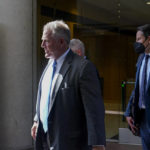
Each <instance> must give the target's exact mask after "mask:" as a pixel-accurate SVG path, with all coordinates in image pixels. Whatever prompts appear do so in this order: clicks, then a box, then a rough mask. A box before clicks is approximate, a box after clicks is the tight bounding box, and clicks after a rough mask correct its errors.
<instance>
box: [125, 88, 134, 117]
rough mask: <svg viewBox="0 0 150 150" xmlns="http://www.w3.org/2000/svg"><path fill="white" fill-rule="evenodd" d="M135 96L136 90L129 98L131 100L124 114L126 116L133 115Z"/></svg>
mask: <svg viewBox="0 0 150 150" xmlns="http://www.w3.org/2000/svg"><path fill="white" fill-rule="evenodd" d="M133 97H134V90H133V91H132V93H131V96H130V98H129V102H128V105H127V108H126V111H125V113H124V116H125V117H129V116H131V107H132V101H133Z"/></svg>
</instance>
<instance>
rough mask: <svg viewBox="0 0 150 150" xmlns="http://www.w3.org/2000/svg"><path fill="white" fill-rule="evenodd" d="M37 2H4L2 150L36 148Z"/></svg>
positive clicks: (0, 25)
mask: <svg viewBox="0 0 150 150" xmlns="http://www.w3.org/2000/svg"><path fill="white" fill-rule="evenodd" d="M35 12H36V0H1V1H0V150H22V149H28V148H29V147H31V146H32V144H33V143H32V138H31V136H30V129H31V126H32V119H33V103H34V100H35V94H34V93H35V86H36V85H35V84H34V83H35V80H36V79H35V78H36V40H35V33H36V32H35V31H36V24H35V22H36V18H35V16H36V13H35Z"/></svg>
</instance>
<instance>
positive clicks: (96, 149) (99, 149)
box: [92, 146, 105, 150]
mask: <svg viewBox="0 0 150 150" xmlns="http://www.w3.org/2000/svg"><path fill="white" fill-rule="evenodd" d="M92 150H105V146H93V148H92Z"/></svg>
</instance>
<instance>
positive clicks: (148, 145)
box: [140, 111, 150, 150]
mask: <svg viewBox="0 0 150 150" xmlns="http://www.w3.org/2000/svg"><path fill="white" fill-rule="evenodd" d="M140 135H141V140H142V146H143V150H150V126H149V125H148V120H147V119H146V111H144V113H143V117H142V120H141V125H140Z"/></svg>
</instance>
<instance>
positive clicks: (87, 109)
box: [31, 21, 105, 150]
mask: <svg viewBox="0 0 150 150" xmlns="http://www.w3.org/2000/svg"><path fill="white" fill-rule="evenodd" d="M69 42H70V29H69V27H68V26H67V24H65V23H64V22H63V21H53V22H49V23H47V24H46V25H45V26H44V29H43V35H42V44H41V47H42V48H43V49H44V51H45V57H46V58H48V59H49V62H48V65H47V66H46V69H45V70H44V72H43V75H42V76H41V79H40V82H39V87H38V96H37V105H36V115H35V118H34V124H33V126H32V129H31V135H32V137H33V138H34V139H35V149H36V150H101V149H104V146H105V127H104V105H103V101H102V98H101V91H100V85H99V81H98V77H97V74H96V69H95V66H94V65H93V64H92V63H91V62H90V61H88V60H86V59H83V58H81V57H79V56H78V55H76V54H74V53H73V52H72V51H71V50H70V49H69Z"/></svg>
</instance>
